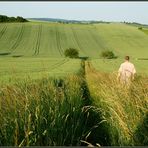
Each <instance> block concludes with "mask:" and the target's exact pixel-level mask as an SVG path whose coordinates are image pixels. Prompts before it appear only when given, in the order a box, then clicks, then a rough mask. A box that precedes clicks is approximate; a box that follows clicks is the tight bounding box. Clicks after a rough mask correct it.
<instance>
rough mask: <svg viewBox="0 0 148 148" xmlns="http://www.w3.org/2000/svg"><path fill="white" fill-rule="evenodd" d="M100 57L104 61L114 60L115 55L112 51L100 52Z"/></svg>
mask: <svg viewBox="0 0 148 148" xmlns="http://www.w3.org/2000/svg"><path fill="white" fill-rule="evenodd" d="M101 57H103V58H106V59H113V58H116V57H115V54H114V53H113V52H112V51H109V50H106V51H102V52H101Z"/></svg>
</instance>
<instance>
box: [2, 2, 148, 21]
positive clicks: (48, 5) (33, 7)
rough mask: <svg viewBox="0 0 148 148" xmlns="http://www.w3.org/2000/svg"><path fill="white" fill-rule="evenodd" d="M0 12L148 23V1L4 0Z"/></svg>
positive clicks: (31, 15) (28, 15)
mask: <svg viewBox="0 0 148 148" xmlns="http://www.w3.org/2000/svg"><path fill="white" fill-rule="evenodd" d="M0 14H3V15H8V16H23V17H25V18H29V17H44V18H46V17H48V18H63V19H75V20H104V21H130V22H139V23H145V24H148V2H140V1H139V2H120V1H118V2H113V1H112V2H107V1H106V2H103V1H102V2H91V1H89V2H82V1H81V2H72V1H71V2H64V1H63V2H58V1H56V2H41V1H40V2H27V1H26V2H0Z"/></svg>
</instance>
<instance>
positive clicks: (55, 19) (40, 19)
mask: <svg viewBox="0 0 148 148" xmlns="http://www.w3.org/2000/svg"><path fill="white" fill-rule="evenodd" d="M28 19H29V20H37V21H47V22H58V23H79V24H86V23H87V24H91V23H110V22H105V21H93V20H91V21H86V20H67V19H58V18H28Z"/></svg>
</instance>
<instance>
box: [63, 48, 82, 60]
mask: <svg viewBox="0 0 148 148" xmlns="http://www.w3.org/2000/svg"><path fill="white" fill-rule="evenodd" d="M64 55H65V57H69V58H78V57H79V52H78V50H77V49H75V48H69V49H66V50H65V52H64Z"/></svg>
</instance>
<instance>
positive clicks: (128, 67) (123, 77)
mask: <svg viewBox="0 0 148 148" xmlns="http://www.w3.org/2000/svg"><path fill="white" fill-rule="evenodd" d="M129 60H130V57H129V56H125V62H124V63H122V64H121V65H120V68H119V70H118V76H117V80H118V81H120V82H121V83H123V84H130V82H131V81H132V80H134V76H135V74H136V69H135V66H134V64H132V63H131V62H130V61H129Z"/></svg>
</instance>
